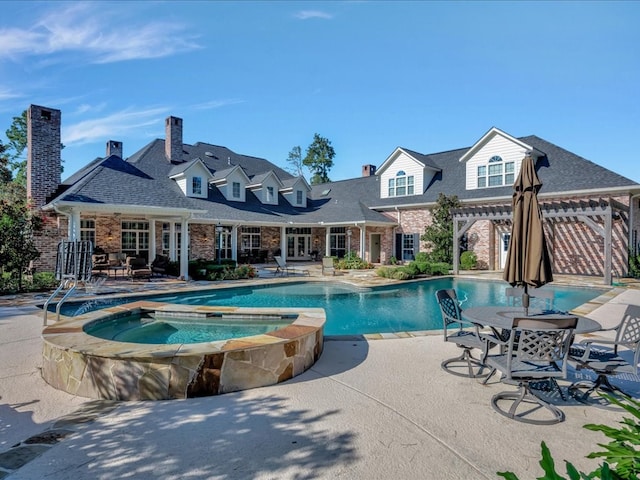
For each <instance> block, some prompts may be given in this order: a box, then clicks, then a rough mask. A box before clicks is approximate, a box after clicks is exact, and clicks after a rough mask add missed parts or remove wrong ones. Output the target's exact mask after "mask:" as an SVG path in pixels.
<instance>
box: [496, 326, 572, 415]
mask: <svg viewBox="0 0 640 480" xmlns="http://www.w3.org/2000/svg"><path fill="white" fill-rule="evenodd" d="M577 323H578V319H577V318H576V317H569V318H567V317H566V316H565V317H563V318H562V319H561V320H556V319H544V320H534V319H531V318H515V319H514V320H513V326H512V328H511V333H510V336H509V342H508V346H507V350H506V352H505V353H501V354H499V355H490V356H488V357H487V359H486V361H485V363H486V365H487V366H489V367H492V368H495V369H496V370H498V371H500V372H501V373H502V374H503V381H504V382H506V383H517V385H518V390H517V391H505V392H500V393H498V394H496V395H494V396H493V398H492V399H491V406H492V407H493V409H494V410H495V411H496V412H498V413H500V414H501V415H504V416H505V417H508V418H511V419H513V420H516V421H518V422H525V423H533V424H537V425H551V424H554V423H558V422H562V421H563V420H564V413H563V412H562V410H560V409H559V408H558V407H556V406H555V405H553V404H551V403H549V402H547V401H545V400H543V399H542V398H540V397H539V396H538V395H537V394H536V393H534V392H533V391H532V389H531V384H532V383H536V384H538V383H540V382H541V381H544V380H547V381H551V380H553V381H555V380H556V379H559V378H566V377H567V358H568V354H569V346H570V345H571V342H572V340H573V331H574V329H575V326H576V324H577ZM505 402H507V403H510V405H509V406H507V407H503V404H504V403H505ZM520 407H530V408H520ZM541 408H544V409H545V410H546V411H548V412H550V413H551V418H550V419H549V418H546V417H544V416H542V415H540V417H541V418H539V416H538V415H535V414H536V411H537V410H540V409H541ZM532 414H533V415H532Z"/></svg>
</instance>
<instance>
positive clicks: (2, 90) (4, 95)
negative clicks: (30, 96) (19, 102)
mask: <svg viewBox="0 0 640 480" xmlns="http://www.w3.org/2000/svg"><path fill="white" fill-rule="evenodd" d="M21 97H24V95H22V94H20V93H17V92H15V91H13V90H11V89H10V88H8V87H3V86H2V85H0V101H2V100H10V99H12V98H21Z"/></svg>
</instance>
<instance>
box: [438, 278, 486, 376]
mask: <svg viewBox="0 0 640 480" xmlns="http://www.w3.org/2000/svg"><path fill="white" fill-rule="evenodd" d="M436 300H437V301H438V305H439V306H440V312H441V313H442V322H443V331H444V341H445V342H451V343H455V344H456V345H457V346H458V347H460V348H461V349H462V353H461V354H460V355H459V356H457V357H453V358H449V359H447V360H445V361H443V362H442V363H441V367H442V368H443V370H445V371H446V372H448V373H451V374H453V375H458V376H460V377H470V378H476V377H482V376H485V375H484V374H483V369H484V368H485V364H484V361H483V359H484V357H486V355H487V353H488V351H489V348H490V347H491V344H490V341H489V337H488V336H482V335H481V334H480V328H481V325H478V324H475V323H471V322H468V321H466V320H464V319H463V318H462V309H461V308H460V303H459V302H458V296H457V294H456V291H455V290H453V289H443V290H438V291H437V292H436ZM473 349H477V350H480V352H481V356H480V358H475V357H474V356H473V355H472V353H471V350H473ZM474 368H477V369H478V371H477V372H476V371H474ZM459 370H462V371H459ZM465 370H466V371H465ZM491 373H493V371H492V372H491ZM489 376H491V374H489Z"/></svg>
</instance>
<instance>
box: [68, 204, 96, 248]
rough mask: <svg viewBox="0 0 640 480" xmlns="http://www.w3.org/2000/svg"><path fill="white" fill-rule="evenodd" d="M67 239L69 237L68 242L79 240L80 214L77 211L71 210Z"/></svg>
mask: <svg viewBox="0 0 640 480" xmlns="http://www.w3.org/2000/svg"><path fill="white" fill-rule="evenodd" d="M67 237H69V240H80V212H79V211H78V210H75V209H74V210H71V215H69V226H68V229H67ZM94 247H95V245H94Z"/></svg>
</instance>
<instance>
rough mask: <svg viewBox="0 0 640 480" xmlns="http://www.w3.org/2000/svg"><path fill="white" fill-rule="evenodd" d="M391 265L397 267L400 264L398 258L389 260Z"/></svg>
mask: <svg viewBox="0 0 640 480" xmlns="http://www.w3.org/2000/svg"><path fill="white" fill-rule="evenodd" d="M389 263H390V264H391V265H397V264H398V259H397V258H396V257H393V256H392V257H391V258H390V259H389Z"/></svg>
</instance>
